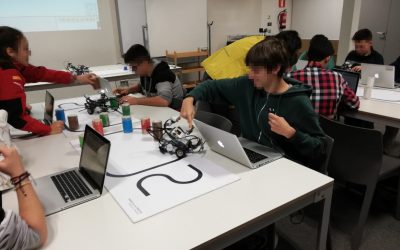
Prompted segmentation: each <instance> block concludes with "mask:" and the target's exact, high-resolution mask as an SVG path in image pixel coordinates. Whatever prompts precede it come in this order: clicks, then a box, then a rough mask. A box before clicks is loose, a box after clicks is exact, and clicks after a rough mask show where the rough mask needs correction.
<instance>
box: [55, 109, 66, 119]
mask: <svg viewBox="0 0 400 250" xmlns="http://www.w3.org/2000/svg"><path fill="white" fill-rule="evenodd" d="M56 119H57V121H63V122H65V112H64V109H62V108H57V109H56Z"/></svg>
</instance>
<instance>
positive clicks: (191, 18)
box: [146, 0, 207, 57]
mask: <svg viewBox="0 0 400 250" xmlns="http://www.w3.org/2000/svg"><path fill="white" fill-rule="evenodd" d="M146 11H147V24H148V36H149V49H150V54H151V56H152V57H158V56H165V50H170V51H173V50H176V51H191V50H197V48H203V47H207V0H168V1H165V0H146Z"/></svg>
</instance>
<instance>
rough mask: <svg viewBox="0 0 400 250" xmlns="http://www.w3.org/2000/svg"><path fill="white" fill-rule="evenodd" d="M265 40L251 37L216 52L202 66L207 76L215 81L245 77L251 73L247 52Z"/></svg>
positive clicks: (260, 37)
mask: <svg viewBox="0 0 400 250" xmlns="http://www.w3.org/2000/svg"><path fill="white" fill-rule="evenodd" d="M264 38H265V37H264V36H249V37H245V38H242V39H240V40H237V41H236V42H234V43H231V44H229V45H227V46H225V47H223V48H221V49H219V50H217V51H216V52H214V53H213V54H212V55H211V56H209V57H208V58H207V59H205V60H204V61H203V62H202V63H201V65H202V66H203V67H204V69H205V71H206V72H207V74H208V75H209V76H210V77H211V78H212V79H215V80H218V79H224V78H234V77H239V76H242V75H245V74H247V73H248V72H249V69H248V67H246V64H245V63H244V59H245V58H246V55H247V52H248V51H249V50H250V48H251V47H253V45H254V44H256V43H258V42H259V41H261V40H263V39H264Z"/></svg>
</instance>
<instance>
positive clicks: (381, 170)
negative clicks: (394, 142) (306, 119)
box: [320, 116, 400, 249]
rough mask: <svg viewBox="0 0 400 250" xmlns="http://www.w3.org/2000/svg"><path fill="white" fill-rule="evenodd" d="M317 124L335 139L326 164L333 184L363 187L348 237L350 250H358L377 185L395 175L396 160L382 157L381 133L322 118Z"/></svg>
mask: <svg viewBox="0 0 400 250" xmlns="http://www.w3.org/2000/svg"><path fill="white" fill-rule="evenodd" d="M320 124H321V127H322V129H323V130H324V131H325V133H326V134H328V135H329V136H331V137H332V138H333V139H334V140H335V143H334V145H333V149H332V154H331V158H330V161H329V164H328V174H329V176H331V177H333V178H334V179H335V181H344V182H348V183H355V184H358V185H362V186H365V187H366V189H365V195H364V199H363V202H362V206H361V211H360V215H359V218H358V222H357V225H356V227H355V229H354V231H353V235H352V238H351V247H352V249H358V248H359V246H360V245H361V240H362V235H363V231H364V226H365V222H366V219H367V217H368V213H369V209H370V206H371V201H372V198H373V194H374V191H375V187H376V185H377V182H378V181H380V180H383V179H386V178H388V177H390V176H393V175H395V174H397V175H398V174H399V173H400V168H399V167H400V159H398V158H394V157H390V156H386V155H383V153H382V152H383V149H382V134H381V133H380V132H379V131H377V130H372V129H366V128H360V127H353V126H349V125H346V124H342V123H339V122H337V121H333V120H329V119H327V118H325V117H322V116H320ZM399 189H400V186H399ZM399 215H400V194H399V192H398V195H397V206H396V211H395V217H396V218H397V219H398V218H399Z"/></svg>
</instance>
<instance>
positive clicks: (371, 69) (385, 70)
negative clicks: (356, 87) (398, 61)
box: [361, 63, 395, 89]
mask: <svg viewBox="0 0 400 250" xmlns="http://www.w3.org/2000/svg"><path fill="white" fill-rule="evenodd" d="M361 68H362V71H361V79H362V82H363V84H366V83H367V79H368V77H370V76H373V77H375V82H374V87H380V88H390V89H393V88H394V87H395V85H394V66H390V65H378V64H368V63H362V64H361Z"/></svg>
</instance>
